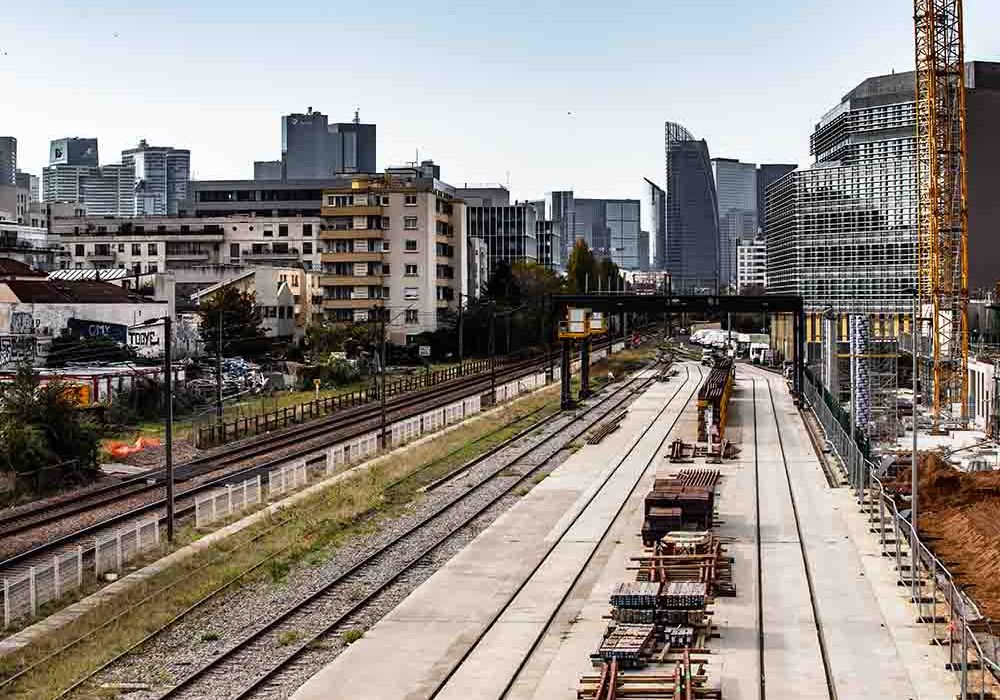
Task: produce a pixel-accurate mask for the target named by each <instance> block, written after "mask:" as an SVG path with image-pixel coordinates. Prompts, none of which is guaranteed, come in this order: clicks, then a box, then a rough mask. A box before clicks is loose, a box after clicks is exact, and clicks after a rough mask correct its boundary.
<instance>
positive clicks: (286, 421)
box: [195, 357, 518, 447]
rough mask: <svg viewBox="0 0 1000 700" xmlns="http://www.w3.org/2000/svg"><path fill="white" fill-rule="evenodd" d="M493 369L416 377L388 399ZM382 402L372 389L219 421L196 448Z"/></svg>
mask: <svg viewBox="0 0 1000 700" xmlns="http://www.w3.org/2000/svg"><path fill="white" fill-rule="evenodd" d="M516 359H518V358H502V357H501V358H497V359H496V367H497V369H500V368H502V367H505V366H507V365H509V364H511V363H512V362H513V361H516ZM490 369H491V366H490V361H489V360H469V361H466V362H464V363H462V365H461V366H455V367H448V368H446V369H441V370H436V371H433V372H421V373H419V374H412V375H408V376H405V377H401V378H399V379H394V380H391V381H387V382H386V386H385V395H386V396H387V397H390V396H398V395H400V394H405V393H408V392H411V391H416V390H417V389H425V388H428V387H432V386H437V385H438V384H441V383H443V382H448V381H451V380H454V379H458V378H460V377H465V376H468V375H470V374H480V373H484V372H489V371H490ZM378 399H379V396H378V389H377V387H375V386H371V387H367V388H365V389H358V390H356V391H351V392H348V393H345V394H339V395H337V396H327V397H325V398H322V399H314V400H312V401H304V402H302V403H300V404H296V405H294V406H286V407H283V408H279V409H275V410H273V411H267V412H264V413H259V414H257V415H253V416H245V417H242V418H236V419H234V420H229V421H221V422H220V421H215V422H212V423H210V424H208V425H205V426H201V427H199V428H198V430H197V434H196V437H195V444H196V445H197V446H198V447H208V446H211V445H221V444H225V443H227V442H232V441H234V440H240V439H243V438H245V437H249V436H252V435H260V434H261V433H266V432H270V431H273V430H278V429H279V428H287V427H288V426H289V425H293V424H295V423H302V422H304V421H307V420H312V419H313V418H316V417H318V416H322V415H326V414H329V413H335V412H337V411H342V410H344V409H349V408H353V407H357V406H363V405H365V404H368V403H371V402H374V401H377V400H378Z"/></svg>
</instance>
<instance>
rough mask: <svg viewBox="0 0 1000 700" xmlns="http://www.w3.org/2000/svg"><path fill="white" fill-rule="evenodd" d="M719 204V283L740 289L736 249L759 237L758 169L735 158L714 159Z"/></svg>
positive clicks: (713, 168) (713, 166)
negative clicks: (743, 243) (756, 236)
mask: <svg viewBox="0 0 1000 700" xmlns="http://www.w3.org/2000/svg"><path fill="white" fill-rule="evenodd" d="M712 173H713V175H714V176H715V192H716V195H717V197H718V201H719V282H720V284H721V285H722V286H723V287H728V288H729V289H736V286H737V279H736V277H737V276H736V246H737V245H738V243H739V242H740V241H748V240H753V238H754V236H755V235H757V166H756V165H755V164H753V163H741V162H740V161H738V160H733V159H731V158H713V159H712Z"/></svg>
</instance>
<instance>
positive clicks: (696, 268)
mask: <svg viewBox="0 0 1000 700" xmlns="http://www.w3.org/2000/svg"><path fill="white" fill-rule="evenodd" d="M665 144H666V161H667V168H666V171H667V172H666V185H667V186H666V224H667V271H668V272H670V276H671V284H672V286H673V289H674V290H675V291H681V292H694V293H699V292H701V293H713V294H714V293H715V292H716V291H717V290H718V288H719V208H718V199H717V197H716V193H715V178H714V176H713V173H712V161H711V158H710V157H709V155H708V144H707V143H705V141H704V139H702V140H700V141H698V140H695V138H694V137H693V136H692V135H691V132H689V131H688V130H687V129H685V128H684V127H683V126H681V125H680V124H674V123H673V122H666V127H665Z"/></svg>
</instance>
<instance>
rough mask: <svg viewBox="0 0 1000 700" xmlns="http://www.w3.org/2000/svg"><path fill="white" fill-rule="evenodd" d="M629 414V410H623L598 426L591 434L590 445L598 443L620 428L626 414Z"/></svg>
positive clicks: (588, 441)
mask: <svg viewBox="0 0 1000 700" xmlns="http://www.w3.org/2000/svg"><path fill="white" fill-rule="evenodd" d="M626 415H628V411H622V412H621V413H619V414H618V415H617V416H613V417H612V418H611V419H609V420H608V421H606V422H604V423H602V424H601V425H599V426H597V428H596V429H595V430H594V432H592V433H591V434H590V438H589V439H588V440H587V444H588V445H597V444H599V443H600V442H601V440H603V439H604V438H606V437H607V436H608V435H610V434H611V433H613V432H615V431H616V430H618V428H620V427H621V425H622V421H623V420H624V419H625V416H626Z"/></svg>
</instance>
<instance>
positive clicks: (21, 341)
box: [0, 335, 38, 367]
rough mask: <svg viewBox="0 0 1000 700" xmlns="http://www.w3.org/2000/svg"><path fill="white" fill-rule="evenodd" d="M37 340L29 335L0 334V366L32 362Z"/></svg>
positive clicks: (35, 353) (36, 352)
mask: <svg viewBox="0 0 1000 700" xmlns="http://www.w3.org/2000/svg"><path fill="white" fill-rule="evenodd" d="M37 354H38V342H37V341H36V340H35V337H34V336H31V335H4V336H0V367H7V366H13V365H19V364H22V363H25V362H29V363H34V361H35V356H36V355H37Z"/></svg>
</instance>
